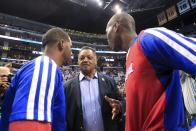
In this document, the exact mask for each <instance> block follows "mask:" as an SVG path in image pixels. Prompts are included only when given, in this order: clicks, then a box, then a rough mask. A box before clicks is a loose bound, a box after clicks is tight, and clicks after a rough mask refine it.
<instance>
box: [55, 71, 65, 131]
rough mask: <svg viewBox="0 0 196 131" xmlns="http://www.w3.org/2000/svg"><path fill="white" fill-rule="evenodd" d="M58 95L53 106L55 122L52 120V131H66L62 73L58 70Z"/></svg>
mask: <svg viewBox="0 0 196 131" xmlns="http://www.w3.org/2000/svg"><path fill="white" fill-rule="evenodd" d="M55 86H56V90H57V92H56V94H55V97H54V104H53V109H52V110H53V120H52V131H65V124H66V122H65V111H66V107H65V95H64V88H63V82H62V75H61V72H60V71H58V70H57V75H56V84H55Z"/></svg>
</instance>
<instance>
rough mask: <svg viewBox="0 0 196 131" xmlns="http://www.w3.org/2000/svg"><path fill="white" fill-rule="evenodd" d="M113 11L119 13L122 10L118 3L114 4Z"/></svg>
mask: <svg viewBox="0 0 196 131" xmlns="http://www.w3.org/2000/svg"><path fill="white" fill-rule="evenodd" d="M113 10H114V12H116V13H121V12H122V8H121V7H120V6H119V5H118V4H116V5H115V6H114V9H113Z"/></svg>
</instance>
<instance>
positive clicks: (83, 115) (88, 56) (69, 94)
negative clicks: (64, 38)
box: [64, 46, 125, 131]
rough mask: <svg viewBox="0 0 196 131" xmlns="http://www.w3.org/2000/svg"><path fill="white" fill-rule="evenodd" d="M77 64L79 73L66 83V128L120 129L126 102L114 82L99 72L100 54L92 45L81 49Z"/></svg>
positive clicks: (82, 130)
mask: <svg viewBox="0 0 196 131" xmlns="http://www.w3.org/2000/svg"><path fill="white" fill-rule="evenodd" d="M78 64H79V66H80V74H79V76H77V77H75V78H73V79H72V80H70V81H68V82H66V83H65V84H64V87H65V96H66V104H67V107H66V108H67V109H66V111H67V113H66V114H67V117H66V119H67V120H66V121H67V123H66V124H67V130H68V131H117V130H119V125H121V126H122V125H123V124H122V123H123V122H124V121H122V118H123V115H124V106H125V105H124V99H123V98H122V97H121V95H120V93H119V91H118V89H117V87H116V83H115V81H114V80H113V79H112V78H110V77H108V76H106V75H103V74H100V73H98V72H97V71H96V65H97V56H96V52H95V50H94V49H92V48H91V47H87V46H85V47H83V48H82V49H81V50H80V52H79V55H78ZM120 121H121V122H120ZM120 130H121V131H123V129H122V128H121V129H120Z"/></svg>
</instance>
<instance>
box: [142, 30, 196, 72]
mask: <svg viewBox="0 0 196 131" xmlns="http://www.w3.org/2000/svg"><path fill="white" fill-rule="evenodd" d="M140 43H141V47H142V49H143V51H144V54H145V55H146V57H148V58H149V60H150V62H151V64H152V65H154V66H156V68H159V70H173V69H178V70H184V71H185V72H187V73H189V74H192V75H196V39H195V38H189V37H185V36H183V35H181V34H178V33H176V32H173V31H171V30H168V29H166V28H153V29H147V30H145V31H144V33H143V35H141V37H140Z"/></svg>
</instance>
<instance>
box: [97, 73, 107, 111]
mask: <svg viewBox="0 0 196 131" xmlns="http://www.w3.org/2000/svg"><path fill="white" fill-rule="evenodd" d="M105 81H106V79H105V78H104V76H103V75H102V74H100V73H98V84H99V94H100V100H101V107H102V108H103V106H102V105H103V102H104V96H105V95H106V88H107V85H106V82H105Z"/></svg>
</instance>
